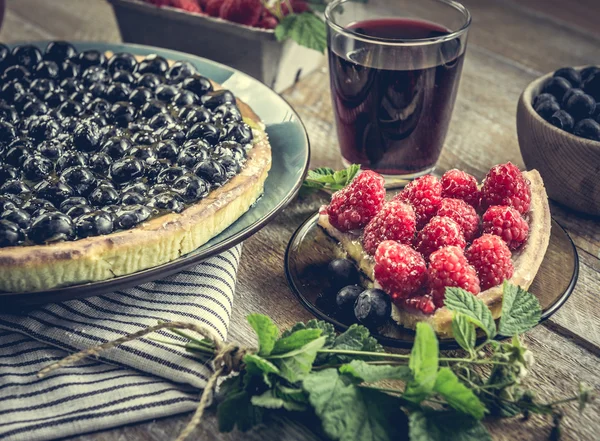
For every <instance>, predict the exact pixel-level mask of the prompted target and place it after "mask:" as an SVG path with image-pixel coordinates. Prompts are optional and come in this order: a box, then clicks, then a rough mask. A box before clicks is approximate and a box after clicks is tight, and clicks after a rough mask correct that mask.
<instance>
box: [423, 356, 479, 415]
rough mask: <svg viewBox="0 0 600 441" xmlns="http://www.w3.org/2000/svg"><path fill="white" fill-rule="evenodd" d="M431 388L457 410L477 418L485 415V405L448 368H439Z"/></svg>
mask: <svg viewBox="0 0 600 441" xmlns="http://www.w3.org/2000/svg"><path fill="white" fill-rule="evenodd" d="M433 390H434V391H435V392H437V393H438V394H440V395H441V396H442V397H444V399H445V400H446V401H447V402H448V404H449V405H450V406H452V407H453V408H454V409H456V410H458V411H459V412H462V413H465V414H468V415H471V416H472V417H473V418H475V419H477V420H480V419H482V418H483V416H484V415H485V411H486V409H485V406H484V405H483V404H482V403H481V401H479V398H477V396H476V395H475V394H474V393H473V391H472V390H471V389H469V388H468V387H467V386H465V385H464V384H463V383H461V382H460V381H458V377H457V376H456V375H454V372H452V370H451V369H450V368H447V367H444V368H441V369H440V370H439V372H438V374H437V378H436V379H435V385H434V386H433Z"/></svg>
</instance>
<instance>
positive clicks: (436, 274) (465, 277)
mask: <svg viewBox="0 0 600 441" xmlns="http://www.w3.org/2000/svg"><path fill="white" fill-rule="evenodd" d="M427 277H428V280H429V287H430V288H431V294H432V295H433V301H434V303H435V305H436V306H438V307H441V306H443V305H444V298H445V297H446V287H448V286H456V287H458V288H462V289H464V290H465V291H469V292H471V293H473V294H479V290H480V288H479V278H478V277H477V273H476V272H475V268H473V267H472V266H471V265H469V262H467V258H466V257H465V255H464V252H463V250H462V249H460V248H459V247H455V246H449V247H444V248H440V249H439V250H437V251H436V252H435V253H433V254H432V255H431V257H430V260H429V269H428V270H427Z"/></svg>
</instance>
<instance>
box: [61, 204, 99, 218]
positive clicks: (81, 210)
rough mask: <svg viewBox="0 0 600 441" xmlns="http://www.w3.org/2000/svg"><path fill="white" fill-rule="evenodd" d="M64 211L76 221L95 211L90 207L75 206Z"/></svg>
mask: <svg viewBox="0 0 600 441" xmlns="http://www.w3.org/2000/svg"><path fill="white" fill-rule="evenodd" d="M62 211H63V212H64V213H65V214H66V215H67V216H69V217H70V218H71V219H75V218H78V217H79V216H83V215H84V214H87V213H91V212H92V211H94V210H93V209H92V207H90V206H89V205H74V206H72V207H69V209H68V210H66V211H64V210H62Z"/></svg>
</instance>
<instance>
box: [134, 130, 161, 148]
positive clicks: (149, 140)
mask: <svg viewBox="0 0 600 441" xmlns="http://www.w3.org/2000/svg"><path fill="white" fill-rule="evenodd" d="M131 142H132V143H133V144H141V145H150V144H154V143H155V142H156V138H154V135H153V134H152V132H148V131H140V132H137V133H136V134H134V135H133V136H132V137H131Z"/></svg>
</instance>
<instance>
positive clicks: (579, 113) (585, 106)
mask: <svg viewBox="0 0 600 441" xmlns="http://www.w3.org/2000/svg"><path fill="white" fill-rule="evenodd" d="M595 109H596V101H595V100H594V98H592V97H591V96H589V95H587V94H585V93H580V94H578V93H575V94H573V95H571V97H570V98H569V99H568V100H567V102H566V104H565V110H566V111H567V112H569V113H570V114H571V116H572V117H573V118H574V119H575V120H577V121H579V120H581V119H584V118H589V117H590V116H591V115H592V113H594V110H595Z"/></svg>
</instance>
